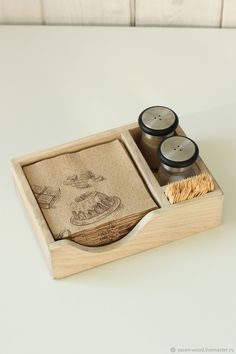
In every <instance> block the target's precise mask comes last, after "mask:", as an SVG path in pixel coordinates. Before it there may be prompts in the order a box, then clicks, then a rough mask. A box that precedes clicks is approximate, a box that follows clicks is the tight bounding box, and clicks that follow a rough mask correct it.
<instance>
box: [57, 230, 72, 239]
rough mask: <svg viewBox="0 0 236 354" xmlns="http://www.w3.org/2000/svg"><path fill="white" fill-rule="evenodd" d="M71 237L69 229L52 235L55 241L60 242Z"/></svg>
mask: <svg viewBox="0 0 236 354" xmlns="http://www.w3.org/2000/svg"><path fill="white" fill-rule="evenodd" d="M70 236H71V231H70V230H69V229H63V230H61V231H60V232H59V233H58V234H56V235H54V237H55V239H56V240H62V239H63V238H68V237H70Z"/></svg>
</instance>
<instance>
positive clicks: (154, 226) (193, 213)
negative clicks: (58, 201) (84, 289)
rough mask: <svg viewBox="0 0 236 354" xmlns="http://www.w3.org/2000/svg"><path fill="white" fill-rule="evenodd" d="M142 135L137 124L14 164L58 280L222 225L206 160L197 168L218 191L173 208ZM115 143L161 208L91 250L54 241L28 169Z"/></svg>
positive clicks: (217, 196)
mask: <svg viewBox="0 0 236 354" xmlns="http://www.w3.org/2000/svg"><path fill="white" fill-rule="evenodd" d="M176 134H177V135H185V134H184V132H183V130H182V129H181V127H178V128H177V130H176ZM140 135H141V132H140V128H139V127H138V125H137V123H134V124H131V125H126V126H122V127H120V128H116V129H112V130H110V131H106V132H103V133H99V134H96V135H93V136H90V137H87V138H82V139H79V140H77V141H74V142H71V143H67V144H63V145H61V146H57V147H54V148H51V149H48V150H45V151H42V152H39V153H35V154H31V155H28V156H25V157H22V158H17V159H14V160H12V168H13V175H14V179H15V183H16V187H17V190H18V192H19V194H20V196H21V199H22V201H23V204H24V206H25V209H26V210H27V213H28V215H29V218H30V221H31V224H32V226H33V228H34V230H35V232H36V234H37V235H38V239H39V242H40V244H41V247H42V249H43V253H44V255H45V257H46V260H47V263H48V265H49V268H50V270H51V272H52V275H53V277H54V278H63V277H66V276H68V275H71V274H74V273H77V272H81V271H83V270H86V269H89V268H93V267H95V266H98V265H101V264H104V263H107V262H111V261H113V260H116V259H119V258H123V257H126V256H129V255H132V254H136V253H139V252H142V251H145V250H148V249H150V248H153V247H157V246H160V245H163V244H165V243H168V242H172V241H176V240H179V239H182V238H184V237H187V236H190V235H193V234H196V233H198V232H201V231H204V230H207V229H209V228H212V227H215V226H217V225H218V224H220V221H221V214H222V206H223V192H222V190H221V188H220V187H219V185H218V184H217V182H216V181H215V179H214V177H213V176H212V174H211V173H210V172H209V170H208V168H207V167H206V165H205V164H204V162H203V160H202V159H201V157H199V158H198V160H197V165H198V168H199V170H200V171H201V172H207V173H209V174H210V175H211V176H212V177H213V180H214V184H215V190H214V191H213V192H210V193H208V194H206V195H204V196H201V197H196V198H194V199H192V200H188V201H184V202H181V203H177V204H174V205H171V204H170V203H169V201H168V200H167V198H166V196H165V194H164V189H165V186H162V187H161V186H160V185H159V183H158V181H157V179H156V178H155V176H154V174H153V172H152V170H151V169H150V167H149V166H148V164H147V162H146V160H145V159H144V157H143V155H142V153H141V152H140V150H139V148H138V142H139V139H140ZM114 139H119V140H120V141H121V142H122V143H123V144H124V145H125V147H126V149H127V150H128V152H129V154H130V156H131V158H132V160H133V162H134V163H135V165H136V167H137V169H138V171H139V173H140V175H141V176H142V178H143V180H144V182H145V184H146V186H147V188H148V190H149V192H150V195H151V196H152V197H153V199H154V200H155V202H156V203H157V205H158V206H159V208H158V209H156V210H154V211H151V212H149V213H148V214H146V215H145V216H144V217H143V218H142V219H141V221H139V223H138V224H137V225H136V226H135V227H134V228H133V230H131V232H129V233H128V234H127V235H126V236H125V237H124V238H122V239H121V240H119V241H116V242H114V243H112V244H109V245H106V246H101V247H86V246H82V245H80V244H78V243H75V242H73V241H71V240H66V239H64V240H58V241H55V240H54V238H53V236H52V234H51V232H50V229H49V227H48V225H47V223H46V221H45V219H44V217H43V214H42V212H41V210H40V208H39V206H38V203H37V201H36V199H35V196H34V194H33V192H32V190H31V188H30V185H29V183H28V181H27V179H26V176H25V174H24V171H23V167H24V166H26V165H29V164H31V163H34V162H37V161H40V160H43V159H46V158H51V157H54V156H58V155H61V154H64V153H70V152H76V151H79V150H82V149H84V148H88V147H91V146H95V145H98V144H102V143H106V142H110V141H113V140H114Z"/></svg>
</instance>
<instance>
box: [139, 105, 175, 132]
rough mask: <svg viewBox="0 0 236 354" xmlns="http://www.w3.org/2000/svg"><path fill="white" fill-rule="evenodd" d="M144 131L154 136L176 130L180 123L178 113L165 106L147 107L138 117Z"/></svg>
mask: <svg viewBox="0 0 236 354" xmlns="http://www.w3.org/2000/svg"><path fill="white" fill-rule="evenodd" d="M138 123H139V126H140V128H141V129H142V131H144V132H145V133H147V134H150V135H154V136H163V135H168V134H171V133H173V132H174V131H175V129H176V128H177V126H178V124H179V119H178V116H177V114H176V113H175V112H174V111H172V109H170V108H168V107H164V106H152V107H149V108H146V109H145V110H144V111H143V112H142V113H141V114H140V115H139V118H138Z"/></svg>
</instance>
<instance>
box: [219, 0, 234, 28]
mask: <svg viewBox="0 0 236 354" xmlns="http://www.w3.org/2000/svg"><path fill="white" fill-rule="evenodd" d="M223 1H224V6H223V14H222V27H236V1H235V0H223Z"/></svg>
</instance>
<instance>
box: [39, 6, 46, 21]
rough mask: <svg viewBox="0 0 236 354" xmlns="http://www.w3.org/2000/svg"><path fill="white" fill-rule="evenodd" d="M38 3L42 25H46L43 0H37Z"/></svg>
mask: <svg viewBox="0 0 236 354" xmlns="http://www.w3.org/2000/svg"><path fill="white" fill-rule="evenodd" d="M39 3H40V13H41V19H42V25H46V23H45V11H44V4H43V0H39Z"/></svg>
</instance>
